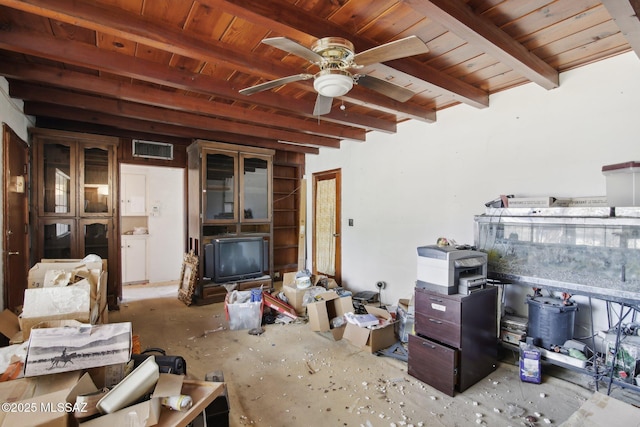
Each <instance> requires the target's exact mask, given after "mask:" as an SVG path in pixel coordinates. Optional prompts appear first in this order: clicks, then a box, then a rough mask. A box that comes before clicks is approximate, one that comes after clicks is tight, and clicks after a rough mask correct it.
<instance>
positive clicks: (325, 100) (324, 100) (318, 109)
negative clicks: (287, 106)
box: [313, 94, 333, 116]
mask: <svg viewBox="0 0 640 427" xmlns="http://www.w3.org/2000/svg"><path fill="white" fill-rule="evenodd" d="M332 104H333V98H331V97H329V96H324V95H320V94H318V97H317V98H316V105H315V106H314V107H313V115H314V116H322V115H324V114H329V113H330V112H331V105H332Z"/></svg>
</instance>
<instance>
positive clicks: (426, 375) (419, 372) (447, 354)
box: [408, 334, 457, 396]
mask: <svg viewBox="0 0 640 427" xmlns="http://www.w3.org/2000/svg"><path fill="white" fill-rule="evenodd" d="M456 368H457V350H455V349H452V348H449V347H446V346H443V345H440V344H438V343H435V342H433V341H430V340H428V339H425V338H422V337H418V336H416V335H411V334H409V361H408V373H409V375H411V376H413V377H416V378H417V379H419V380H420V381H423V382H425V383H427V384H429V385H430V386H432V387H433V388H435V389H437V390H440V391H441V392H443V393H446V394H448V395H449V396H453V393H454V388H455V386H456V380H457V369H456Z"/></svg>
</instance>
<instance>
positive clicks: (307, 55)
mask: <svg viewBox="0 0 640 427" xmlns="http://www.w3.org/2000/svg"><path fill="white" fill-rule="evenodd" d="M262 43H264V44H268V45H269V46H273V47H277V48H278V49H280V50H284V51H285V52H289V53H292V54H294V55H297V56H299V57H300V58H304V59H306V60H307V61H309V62H311V63H314V64H319V63H320V62H321V61H322V59H323V58H322V56H320V55H318V54H317V53H315V52H314V51H312V50H311V49H309V48H307V47H305V46H302V45H301V44H300V43H297V42H294V41H293V40H291V39H288V38H286V37H271V38H268V39H264V40H262Z"/></svg>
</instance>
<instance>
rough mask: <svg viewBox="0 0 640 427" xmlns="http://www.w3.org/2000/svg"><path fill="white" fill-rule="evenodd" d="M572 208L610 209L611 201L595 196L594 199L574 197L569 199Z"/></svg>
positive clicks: (604, 197)
mask: <svg viewBox="0 0 640 427" xmlns="http://www.w3.org/2000/svg"><path fill="white" fill-rule="evenodd" d="M569 200H570V201H569V207H570V208H582V207H585V208H586V207H608V206H609V200H608V199H607V196H593V197H572V198H571V199H569Z"/></svg>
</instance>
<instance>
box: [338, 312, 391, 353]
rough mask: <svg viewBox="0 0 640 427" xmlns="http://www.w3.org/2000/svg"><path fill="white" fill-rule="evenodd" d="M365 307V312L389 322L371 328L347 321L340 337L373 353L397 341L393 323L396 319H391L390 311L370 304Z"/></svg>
mask: <svg viewBox="0 0 640 427" xmlns="http://www.w3.org/2000/svg"><path fill="white" fill-rule="evenodd" d="M365 309H366V310H367V313H370V314H373V315H375V316H376V317H380V318H382V319H386V320H387V321H389V323H388V324H387V325H385V326H382V327H379V328H373V329H369V328H361V327H359V326H356V325H354V324H352V323H347V326H346V328H345V330H344V334H343V335H342V338H343V339H346V340H349V341H350V342H351V344H353V345H355V346H357V347H360V348H362V349H364V350H367V351H369V352H371V353H375V352H376V351H378V350H382V349H385V348H387V347H391V346H392V345H393V344H395V343H396V342H397V341H398V340H397V338H396V333H395V324H396V322H397V321H395V320H393V318H392V316H391V313H389V312H388V311H387V310H385V309H383V308H379V307H373V306H370V305H367V306H365Z"/></svg>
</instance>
